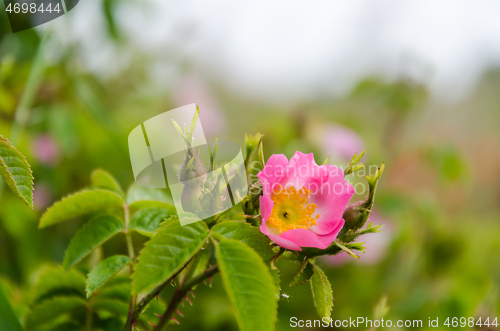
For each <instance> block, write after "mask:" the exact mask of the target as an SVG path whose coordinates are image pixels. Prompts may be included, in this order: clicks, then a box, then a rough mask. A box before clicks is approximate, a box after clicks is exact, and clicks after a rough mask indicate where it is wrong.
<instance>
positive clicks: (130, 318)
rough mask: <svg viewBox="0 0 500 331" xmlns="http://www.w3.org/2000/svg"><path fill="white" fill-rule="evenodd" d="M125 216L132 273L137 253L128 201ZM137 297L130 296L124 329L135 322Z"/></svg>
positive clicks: (127, 328) (129, 327)
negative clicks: (131, 228)
mask: <svg viewBox="0 0 500 331" xmlns="http://www.w3.org/2000/svg"><path fill="white" fill-rule="evenodd" d="M123 218H124V227H125V229H124V233H125V240H126V241H127V251H128V256H129V257H130V259H131V260H132V263H131V264H130V274H132V273H133V272H134V264H135V253H134V245H133V244H132V235H131V233H130V231H129V223H130V211H129V208H128V205H127V204H126V203H124V204H123ZM136 298H137V297H136V296H135V295H132V296H131V297H130V305H129V307H128V316H127V322H126V323H125V328H124V330H131V328H132V325H133V323H134V310H135V301H136Z"/></svg>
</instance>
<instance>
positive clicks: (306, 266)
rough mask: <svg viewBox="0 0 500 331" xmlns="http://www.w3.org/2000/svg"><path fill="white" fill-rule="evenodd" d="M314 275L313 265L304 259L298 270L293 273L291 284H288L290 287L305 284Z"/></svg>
mask: <svg viewBox="0 0 500 331" xmlns="http://www.w3.org/2000/svg"><path fill="white" fill-rule="evenodd" d="M313 275H314V265H313V264H312V263H310V262H309V259H306V260H305V261H303V262H302V263H301V264H300V267H299V269H298V270H297V272H296V273H295V276H294V277H293V280H292V282H291V283H290V287H293V286H298V285H301V284H304V283H307V282H308V281H309V280H311V278H312V277H313Z"/></svg>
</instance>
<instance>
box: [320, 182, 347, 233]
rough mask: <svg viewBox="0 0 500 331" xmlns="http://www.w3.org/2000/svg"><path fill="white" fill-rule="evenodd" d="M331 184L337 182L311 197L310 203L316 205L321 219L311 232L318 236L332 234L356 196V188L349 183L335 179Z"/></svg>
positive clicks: (324, 187) (324, 186)
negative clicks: (332, 230)
mask: <svg viewBox="0 0 500 331" xmlns="http://www.w3.org/2000/svg"><path fill="white" fill-rule="evenodd" d="M330 182H335V183H334V184H333V185H330V186H328V185H323V187H322V189H321V190H320V191H319V192H318V193H317V194H313V195H311V199H310V202H311V203H314V204H316V206H317V207H316V213H318V214H319V215H320V217H319V218H318V219H317V220H316V224H317V225H316V226H312V227H311V230H312V231H314V232H316V233H317V234H321V235H324V234H327V233H330V232H331V229H332V228H333V227H336V226H337V222H339V221H340V220H341V218H342V214H343V213H344V210H345V209H346V207H347V204H348V203H349V200H351V198H352V196H353V194H354V187H353V186H352V185H350V184H349V183H348V182H347V181H344V180H343V181H341V182H338V181H336V179H333V180H332V181H330V180H329V181H328V183H330Z"/></svg>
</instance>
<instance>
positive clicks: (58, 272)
mask: <svg viewBox="0 0 500 331" xmlns="http://www.w3.org/2000/svg"><path fill="white" fill-rule="evenodd" d="M84 290H85V276H84V275H82V274H81V273H80V272H78V271H76V270H74V269H73V270H70V271H68V272H64V270H63V269H62V268H61V267H50V268H47V269H46V270H45V271H43V273H42V274H41V275H40V277H39V278H38V282H37V283H36V285H35V286H34V288H33V290H32V291H31V302H32V303H34V304H38V303H40V302H41V301H43V300H46V299H50V298H52V297H54V296H63V295H64V296H77V297H81V298H85V291H84Z"/></svg>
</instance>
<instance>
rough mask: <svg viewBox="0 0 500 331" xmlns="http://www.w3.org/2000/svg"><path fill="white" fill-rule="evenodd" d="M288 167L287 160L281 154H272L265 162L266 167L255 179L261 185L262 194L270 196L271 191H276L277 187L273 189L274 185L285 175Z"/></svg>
mask: <svg viewBox="0 0 500 331" xmlns="http://www.w3.org/2000/svg"><path fill="white" fill-rule="evenodd" d="M287 166H288V159H287V158H286V156H285V155H283V154H273V155H271V157H270V158H269V159H268V160H267V162H266V166H265V167H264V169H262V170H261V171H260V172H259V173H258V174H257V177H258V178H259V180H260V182H261V183H262V188H263V191H264V194H267V195H269V194H271V190H272V189H278V188H277V187H273V184H274V183H278V182H279V181H280V180H281V178H283V176H284V175H285V173H286V169H287Z"/></svg>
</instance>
